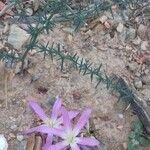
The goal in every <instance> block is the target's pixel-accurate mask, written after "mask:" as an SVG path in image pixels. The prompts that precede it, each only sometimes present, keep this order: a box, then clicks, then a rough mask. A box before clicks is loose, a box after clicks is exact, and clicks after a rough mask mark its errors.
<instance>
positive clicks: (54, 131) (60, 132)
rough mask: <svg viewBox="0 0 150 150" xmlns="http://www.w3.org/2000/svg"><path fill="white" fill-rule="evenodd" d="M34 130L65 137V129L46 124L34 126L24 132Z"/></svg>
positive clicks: (28, 132)
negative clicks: (50, 126)
mask: <svg viewBox="0 0 150 150" xmlns="http://www.w3.org/2000/svg"><path fill="white" fill-rule="evenodd" d="M33 132H40V133H47V134H53V135H56V136H59V137H63V133H64V132H63V130H60V129H55V128H49V127H48V126H46V125H40V126H37V127H34V128H30V129H28V130H26V131H25V132H24V133H25V134H30V133H33Z"/></svg>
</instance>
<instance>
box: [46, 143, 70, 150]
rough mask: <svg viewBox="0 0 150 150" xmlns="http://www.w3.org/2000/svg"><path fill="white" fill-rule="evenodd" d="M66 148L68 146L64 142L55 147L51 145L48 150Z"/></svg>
mask: <svg viewBox="0 0 150 150" xmlns="http://www.w3.org/2000/svg"><path fill="white" fill-rule="evenodd" d="M65 147H67V144H66V143H65V142H64V141H62V142H59V143H57V144H55V145H51V146H50V147H49V149H48V150H62V149H64V148H65Z"/></svg>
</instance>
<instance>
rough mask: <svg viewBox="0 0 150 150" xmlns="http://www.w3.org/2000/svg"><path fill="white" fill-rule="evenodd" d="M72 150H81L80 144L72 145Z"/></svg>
mask: <svg viewBox="0 0 150 150" xmlns="http://www.w3.org/2000/svg"><path fill="white" fill-rule="evenodd" d="M71 150H80V148H79V146H78V145H77V144H73V145H72V146H71Z"/></svg>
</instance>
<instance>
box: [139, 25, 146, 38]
mask: <svg viewBox="0 0 150 150" xmlns="http://www.w3.org/2000/svg"><path fill="white" fill-rule="evenodd" d="M137 34H138V35H139V37H140V38H141V39H142V40H144V39H145V38H146V34H147V27H146V26H144V25H143V24H140V25H139V27H138V30H137Z"/></svg>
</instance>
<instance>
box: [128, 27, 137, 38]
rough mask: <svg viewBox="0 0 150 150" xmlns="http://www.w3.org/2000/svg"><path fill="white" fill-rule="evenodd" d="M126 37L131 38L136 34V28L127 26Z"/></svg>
mask: <svg viewBox="0 0 150 150" xmlns="http://www.w3.org/2000/svg"><path fill="white" fill-rule="evenodd" d="M126 31H127V32H126V39H127V40H133V39H134V38H135V36H136V30H135V29H134V28H127V30H126Z"/></svg>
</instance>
